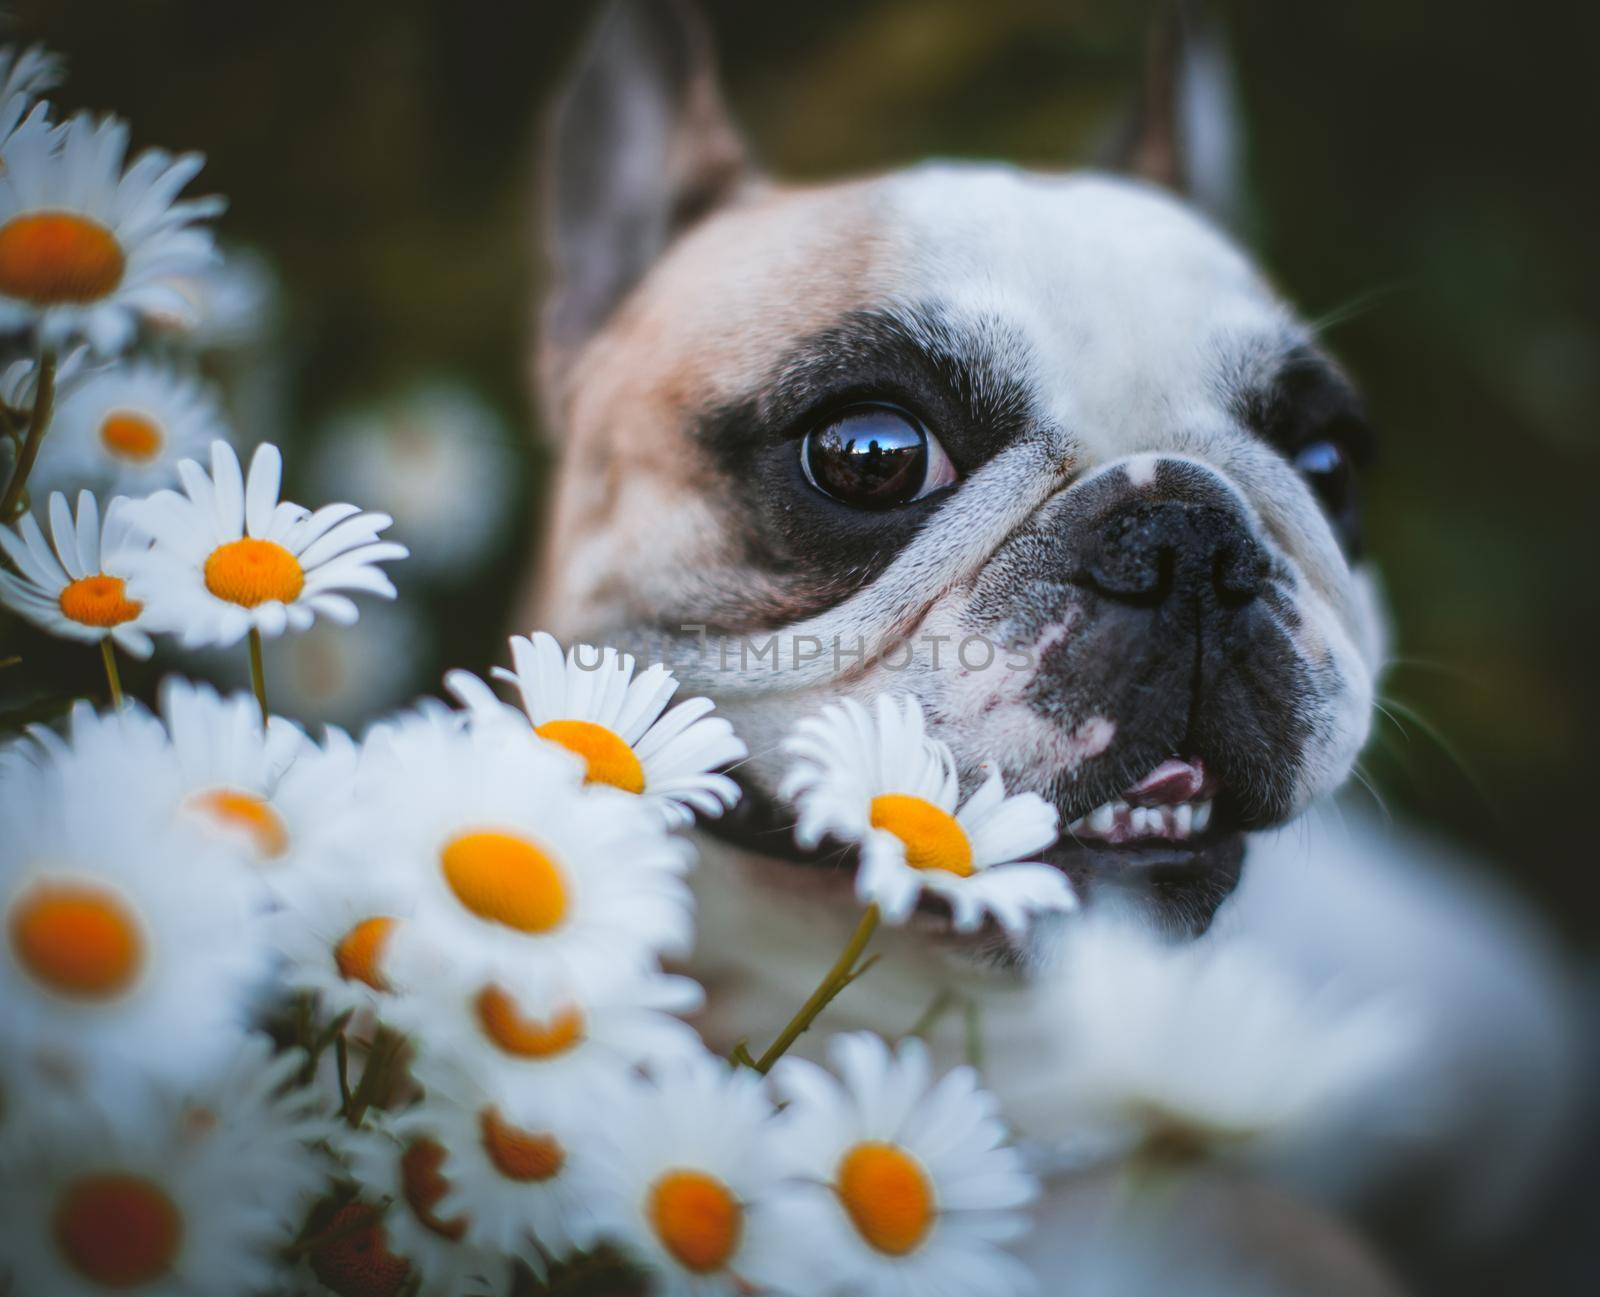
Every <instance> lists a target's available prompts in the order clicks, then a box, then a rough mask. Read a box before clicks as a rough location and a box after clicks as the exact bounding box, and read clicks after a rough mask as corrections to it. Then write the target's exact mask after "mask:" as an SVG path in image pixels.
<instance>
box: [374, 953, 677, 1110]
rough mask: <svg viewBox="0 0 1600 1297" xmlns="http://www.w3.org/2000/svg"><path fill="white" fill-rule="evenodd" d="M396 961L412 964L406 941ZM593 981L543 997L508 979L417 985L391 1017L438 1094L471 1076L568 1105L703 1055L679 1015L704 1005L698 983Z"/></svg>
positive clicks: (652, 976)
mask: <svg viewBox="0 0 1600 1297" xmlns="http://www.w3.org/2000/svg"><path fill="white" fill-rule="evenodd" d="M397 962H399V963H401V965H402V967H404V966H405V965H406V963H407V962H408V961H406V960H405V958H404V946H403V944H402V956H401V958H400V959H399V960H398V961H397ZM590 982H591V984H590V985H589V986H588V987H587V988H585V989H583V990H581V991H579V990H570V989H567V988H561V989H549V990H546V991H544V992H543V993H540V994H538V995H537V996H535V995H533V994H530V993H529V991H528V990H527V989H525V988H523V987H517V988H516V989H515V990H513V989H511V988H510V987H508V986H507V985H506V984H505V983H501V982H488V983H477V984H470V983H469V984H465V985H462V984H459V983H458V982H457V981H456V980H455V979H453V978H450V977H448V976H446V977H442V978H436V979H434V980H433V981H432V982H424V981H423V980H422V979H420V978H413V979H411V981H410V982H408V985H409V986H410V987H411V989H412V991H413V993H412V994H410V995H407V996H405V997H404V998H402V999H401V1000H399V1001H398V1002H396V1003H395V1004H393V1005H392V1006H389V1008H388V1012H387V1015H386V1016H387V1018H388V1020H389V1021H391V1022H392V1023H393V1024H394V1025H395V1026H396V1027H397V1028H398V1029H400V1030H401V1031H404V1032H405V1033H406V1034H407V1035H409V1036H410V1037H411V1039H412V1041H413V1043H414V1046H415V1049H416V1060H415V1063H414V1068H413V1070H414V1072H415V1074H416V1077H417V1080H418V1081H419V1082H421V1083H422V1085H424V1086H425V1087H427V1088H428V1089H430V1090H432V1089H440V1090H445V1091H451V1090H455V1089H458V1088H459V1077H460V1075H461V1073H463V1072H465V1073H466V1074H468V1075H471V1076H473V1077H476V1078H477V1079H478V1080H479V1081H480V1082H481V1083H482V1084H485V1085H488V1086H491V1087H493V1088H494V1089H495V1091H496V1092H498V1093H505V1094H516V1095H520V1096H524V1097H526V1098H528V1099H529V1100H538V1099H540V1098H542V1097H544V1096H550V1097H551V1098H552V1101H553V1102H561V1101H563V1100H565V1099H566V1098H570V1097H573V1096H581V1095H583V1094H586V1093H588V1092H589V1091H590V1090H591V1089H593V1088H594V1087H595V1086H597V1085H602V1084H604V1083H605V1080H606V1078H607V1077H610V1076H615V1075H616V1074H618V1073H620V1072H624V1071H628V1070H630V1069H632V1068H635V1067H638V1066H640V1065H641V1064H643V1065H648V1066H662V1065H664V1064H667V1063H671V1062H673V1061H674V1060H677V1059H681V1058H684V1057H688V1056H692V1055H694V1054H698V1053H700V1052H701V1049H702V1046H701V1043H700V1038H699V1036H698V1035H697V1034H696V1033H695V1030H694V1028H693V1027H691V1026H690V1025H689V1024H688V1023H687V1022H684V1021H683V1020H682V1018H681V1017H679V1016H677V1015H680V1014H687V1013H693V1012H694V1011H695V1010H697V1009H699V1008H700V1007H701V1005H702V1004H703V1003H704V995H703V993H702V992H701V990H700V987H699V985H698V984H696V983H695V982H693V981H691V980H690V979H688V978H686V977H678V976H673V975H669V974H665V973H660V972H656V971H653V970H652V971H643V972H633V971H629V972H627V973H624V974H621V975H616V976H611V977H607V978H605V979H603V980H602V979H599V978H591V979H590Z"/></svg>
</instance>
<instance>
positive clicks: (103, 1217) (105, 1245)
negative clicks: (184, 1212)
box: [50, 1174, 183, 1288]
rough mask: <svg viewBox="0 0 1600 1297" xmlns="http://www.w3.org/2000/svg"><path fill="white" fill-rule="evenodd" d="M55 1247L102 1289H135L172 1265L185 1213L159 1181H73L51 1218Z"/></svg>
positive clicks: (116, 1177)
mask: <svg viewBox="0 0 1600 1297" xmlns="http://www.w3.org/2000/svg"><path fill="white" fill-rule="evenodd" d="M50 1227H51V1233H52V1234H53V1235H54V1237H55V1244H56V1247H57V1248H58V1249H59V1250H60V1252H61V1255H62V1256H63V1257H64V1258H65V1259H66V1262H67V1264H68V1265H69V1266H71V1267H72V1269H74V1270H76V1271H77V1272H78V1273H79V1274H80V1275H82V1276H83V1277H84V1278H85V1279H87V1280H88V1281H89V1282H90V1283H93V1284H99V1285H100V1286H101V1287H103V1288H135V1287H138V1286H140V1285H142V1284H147V1283H153V1282H155V1281H156V1280H157V1279H160V1278H161V1277H162V1276H163V1275H165V1274H167V1273H168V1272H169V1271H170V1270H171V1269H172V1264H173V1262H174V1261H176V1260H177V1258H178V1248H179V1246H180V1245H181V1244H182V1242H183V1217H182V1216H181V1215H180V1214H179V1212H178V1209H177V1207H176V1206H175V1205H174V1204H173V1201H172V1199H171V1198H169V1197H168V1196H167V1195H166V1193H165V1192H164V1191H163V1190H162V1189H161V1187H160V1186H159V1185H156V1184H153V1183H152V1182H151V1181H149V1180H146V1179H143V1178H142V1177H140V1176H136V1175H119V1174H102V1175H86V1176H81V1177H79V1178H78V1179H76V1180H74V1181H73V1182H72V1183H71V1184H69V1185H68V1186H67V1188H66V1191H65V1192H64V1193H63V1194H62V1195H61V1198H60V1200H59V1201H58V1202H57V1203H56V1209H55V1212H54V1214H53V1215H52V1216H51V1220H50Z"/></svg>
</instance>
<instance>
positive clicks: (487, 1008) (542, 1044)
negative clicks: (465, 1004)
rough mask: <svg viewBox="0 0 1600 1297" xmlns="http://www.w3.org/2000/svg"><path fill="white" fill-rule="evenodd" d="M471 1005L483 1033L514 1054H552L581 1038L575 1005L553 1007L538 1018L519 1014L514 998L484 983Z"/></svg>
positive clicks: (534, 1056) (533, 1056)
mask: <svg viewBox="0 0 1600 1297" xmlns="http://www.w3.org/2000/svg"><path fill="white" fill-rule="evenodd" d="M473 1008H475V1009H476V1010H477V1013H478V1021H479V1023H480V1024H482V1026H483V1031H484V1034H485V1035H486V1036H488V1037H489V1039H490V1040H492V1041H494V1043H495V1044H496V1045H498V1046H499V1047H500V1048H501V1049H502V1050H504V1051H505V1052H506V1053H507V1054H512V1055H515V1056H516V1057H517V1058H555V1057H556V1056H557V1055H559V1054H565V1053H566V1052H567V1051H568V1050H569V1049H572V1048H573V1047H574V1046H576V1045H577V1044H578V1043H579V1042H580V1041H581V1040H582V1039H583V1014H582V1013H581V1012H580V1011H579V1010H578V1009H577V1008H575V1007H573V1008H565V1009H557V1010H556V1012H555V1013H553V1014H551V1015H550V1017H549V1018H548V1019H547V1020H546V1021H543V1022H541V1021H540V1020H539V1019H537V1018H526V1017H523V1015H522V1010H521V1009H520V1008H518V1006H517V1002H516V1001H515V1000H514V999H512V998H511V996H510V995H509V994H508V993H507V992H505V991H503V990H501V989H500V988H499V987H498V986H486V987H484V988H483V990H481V991H479V992H478V996H477V999H475V1000H474V1001H473Z"/></svg>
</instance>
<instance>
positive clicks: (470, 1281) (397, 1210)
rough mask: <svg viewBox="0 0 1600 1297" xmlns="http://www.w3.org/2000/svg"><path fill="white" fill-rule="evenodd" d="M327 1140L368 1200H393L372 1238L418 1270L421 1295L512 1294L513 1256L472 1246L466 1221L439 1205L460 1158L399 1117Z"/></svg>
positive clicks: (376, 1119)
mask: <svg viewBox="0 0 1600 1297" xmlns="http://www.w3.org/2000/svg"><path fill="white" fill-rule="evenodd" d="M332 1143H333V1148H334V1151H335V1152H336V1153H337V1154H338V1155H339V1157H340V1159H341V1160H342V1161H343V1162H344V1164H345V1165H346V1166H347V1167H348V1168H349V1170H350V1174H351V1175H352V1176H354V1177H355V1179H356V1182H357V1183H358V1184H360V1185H361V1187H362V1189H363V1191H364V1194H365V1195H366V1196H368V1197H370V1198H372V1199H384V1198H387V1199H389V1200H390V1204H389V1208H388V1210H387V1211H386V1212H384V1214H383V1218H382V1220H381V1222H379V1223H375V1226H374V1228H375V1233H376V1241H377V1242H378V1243H379V1245H380V1246H381V1248H382V1250H383V1252H385V1253H389V1254H392V1255H394V1256H395V1257H397V1258H398V1259H403V1260H404V1261H405V1262H406V1263H407V1265H408V1266H409V1268H410V1269H411V1270H412V1271H413V1272H415V1274H416V1275H417V1277H418V1278H419V1279H420V1281H421V1282H420V1287H419V1288H418V1290H417V1292H418V1297H479V1295H480V1294H492V1295H493V1297H502V1295H505V1294H509V1293H510V1291H511V1282H512V1278H513V1269H512V1265H511V1260H510V1258H509V1257H507V1256H506V1255H505V1254H504V1253H501V1252H497V1251H493V1250H491V1249H489V1248H485V1247H480V1246H478V1245H477V1244H475V1243H473V1242H471V1241H470V1240H469V1239H468V1237H467V1220H466V1218H465V1217H464V1216H461V1215H459V1214H456V1213H455V1212H454V1211H453V1210H452V1209H450V1208H446V1207H445V1206H444V1199H445V1196H446V1194H448V1193H449V1192H450V1184H451V1178H452V1177H453V1176H454V1175H455V1174H456V1162H457V1160H458V1155H453V1154H452V1153H451V1152H450V1151H448V1150H447V1149H446V1148H445V1146H444V1145H443V1144H441V1143H439V1142H438V1141H437V1140H436V1139H434V1138H433V1137H432V1136H431V1135H429V1134H428V1133H427V1131H426V1129H425V1128H423V1127H422V1126H420V1125H419V1124H418V1123H417V1122H416V1121H415V1120H414V1119H413V1120H407V1119H406V1117H404V1116H403V1117H401V1118H385V1117H384V1116H382V1115H381V1114H375V1115H369V1117H368V1121H367V1124H366V1125H365V1126H364V1127H363V1128H362V1129H360V1130H342V1131H340V1132H339V1133H338V1134H336V1135H335V1136H334V1137H333V1141H332ZM312 1268H313V1269H315V1268H316V1262H315V1261H313V1265H312Z"/></svg>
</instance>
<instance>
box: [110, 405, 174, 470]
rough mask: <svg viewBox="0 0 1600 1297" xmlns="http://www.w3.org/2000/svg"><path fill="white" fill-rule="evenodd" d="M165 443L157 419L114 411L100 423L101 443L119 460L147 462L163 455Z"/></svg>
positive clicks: (129, 412) (130, 412) (123, 411)
mask: <svg viewBox="0 0 1600 1297" xmlns="http://www.w3.org/2000/svg"><path fill="white" fill-rule="evenodd" d="M164 440H165V438H164V437H162V435H161V429H160V427H159V426H157V424H156V422H155V420H153V419H147V418H145V416H144V415H142V414H135V413H134V412H133V411H132V410H113V411H112V412H111V413H110V414H108V415H106V417H105V419H104V421H103V422H102V423H101V424H100V444H101V445H102V446H104V447H105V448H106V449H107V450H108V451H110V452H111V453H112V454H113V455H115V456H116V457H117V458H118V459H131V460H133V461H134V462H135V463H136V464H144V463H148V462H149V461H150V460H152V459H154V458H155V457H156V456H157V455H158V454H160V452H161V444H162V442H163V441H164Z"/></svg>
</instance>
